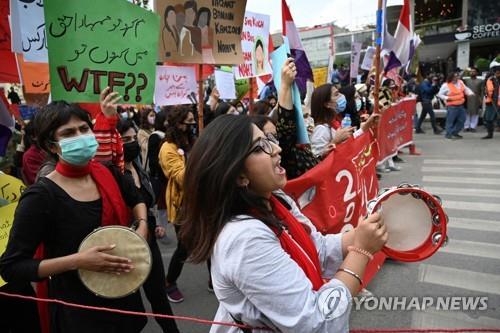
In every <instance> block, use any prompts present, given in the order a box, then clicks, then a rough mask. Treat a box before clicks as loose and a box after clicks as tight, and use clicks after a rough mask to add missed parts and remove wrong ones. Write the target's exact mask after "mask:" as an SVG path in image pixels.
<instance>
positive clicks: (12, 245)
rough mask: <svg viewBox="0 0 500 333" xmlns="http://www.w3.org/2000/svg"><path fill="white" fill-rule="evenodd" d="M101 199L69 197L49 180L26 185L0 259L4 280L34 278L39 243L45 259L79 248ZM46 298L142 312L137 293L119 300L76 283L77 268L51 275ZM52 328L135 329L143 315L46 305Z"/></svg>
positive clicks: (98, 220) (98, 218) (91, 227)
mask: <svg viewBox="0 0 500 333" xmlns="http://www.w3.org/2000/svg"><path fill="white" fill-rule="evenodd" d="M101 210H102V202H101V199H98V200H95V201H89V202H81V201H77V200H75V199H73V198H71V197H70V196H69V195H68V194H67V193H66V192H65V191H64V190H63V189H62V188H60V187H59V186H58V185H57V184H56V183H54V182H53V181H51V180H50V179H48V178H41V179H40V180H39V182H38V183H36V184H34V185H32V186H31V187H30V188H28V189H27V190H26V191H25V192H24V193H23V195H22V197H21V199H20V201H19V204H18V207H17V209H16V213H15V216H14V224H13V226H12V230H11V233H10V237H9V242H8V245H7V249H6V250H5V253H4V254H3V256H2V257H1V259H0V274H1V275H2V277H3V278H4V279H5V280H6V281H19V282H20V281H37V280H39V278H38V266H39V264H40V260H37V259H32V258H33V255H34V253H35V251H36V249H37V247H38V246H39V245H40V243H43V244H44V246H45V249H46V253H47V256H46V258H55V257H61V256H66V255H70V254H73V253H76V252H77V251H78V247H79V245H80V243H81V242H82V240H83V239H84V238H85V237H86V236H87V235H88V234H89V233H91V232H92V231H93V230H94V229H96V228H98V227H99V226H100V225H101ZM48 281H49V297H50V298H57V299H62V300H66V301H70V302H74V303H79V304H85V305H92V306H101V307H109V308H118V309H125V310H133V311H142V312H143V311H144V307H143V305H142V301H141V298H140V294H139V293H134V294H132V295H130V296H127V297H123V298H120V299H105V298H101V297H98V296H96V295H94V294H93V293H92V292H90V291H89V290H88V289H87V288H86V287H85V286H84V285H83V284H82V283H81V281H80V279H79V277H78V272H77V271H69V272H65V273H62V274H58V275H55V276H53V277H51V279H49V280H48ZM50 313H51V328H52V331H53V332H82V333H83V332H103V333H104V332H106V333H109V332H120V333H122V332H139V331H140V330H141V329H142V328H143V327H144V325H145V324H146V322H147V319H146V318H144V317H136V316H124V315H115V314H112V313H108V312H96V311H88V310H79V309H74V308H69V307H66V306H62V305H51V308H50Z"/></svg>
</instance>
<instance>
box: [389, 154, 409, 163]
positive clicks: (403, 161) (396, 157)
mask: <svg viewBox="0 0 500 333" xmlns="http://www.w3.org/2000/svg"><path fill="white" fill-rule="evenodd" d="M392 160H393V161H394V163H406V162H405V160H403V159H402V158H401V157H399V156H398V155H396V156H394V157H393V158H392Z"/></svg>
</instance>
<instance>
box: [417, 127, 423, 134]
mask: <svg viewBox="0 0 500 333" xmlns="http://www.w3.org/2000/svg"><path fill="white" fill-rule="evenodd" d="M415 133H417V134H425V132H424V130H423V129H421V128H417V129H416V130H415Z"/></svg>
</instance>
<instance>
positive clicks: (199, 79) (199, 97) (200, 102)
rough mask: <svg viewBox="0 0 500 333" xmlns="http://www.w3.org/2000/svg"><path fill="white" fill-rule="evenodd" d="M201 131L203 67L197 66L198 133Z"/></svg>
mask: <svg viewBox="0 0 500 333" xmlns="http://www.w3.org/2000/svg"><path fill="white" fill-rule="evenodd" d="M202 129H203V65H202V64H198V133H201V130H202Z"/></svg>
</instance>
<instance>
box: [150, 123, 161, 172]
mask: <svg viewBox="0 0 500 333" xmlns="http://www.w3.org/2000/svg"><path fill="white" fill-rule="evenodd" d="M162 141H163V138H162V137H160V135H159V134H158V133H155V132H153V133H151V135H150V136H149V139H148V156H147V163H148V164H147V165H148V167H149V174H150V175H151V177H161V176H163V171H162V170H161V167H160V162H159V160H158V154H159V153H160V148H161V144H162Z"/></svg>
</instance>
